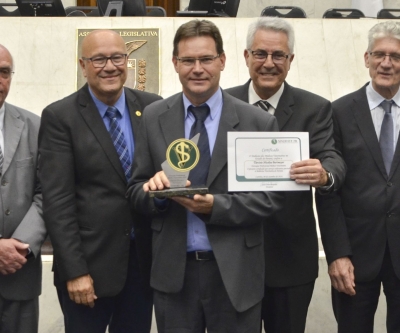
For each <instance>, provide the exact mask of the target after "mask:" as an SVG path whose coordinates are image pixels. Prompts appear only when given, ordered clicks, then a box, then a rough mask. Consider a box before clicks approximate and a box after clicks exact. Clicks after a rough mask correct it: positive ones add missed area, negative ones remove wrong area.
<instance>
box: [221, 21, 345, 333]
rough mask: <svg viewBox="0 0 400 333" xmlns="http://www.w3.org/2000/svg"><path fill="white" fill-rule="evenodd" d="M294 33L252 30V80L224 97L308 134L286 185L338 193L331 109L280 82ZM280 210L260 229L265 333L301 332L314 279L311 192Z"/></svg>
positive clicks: (265, 26)
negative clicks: (305, 155) (306, 147)
mask: <svg viewBox="0 0 400 333" xmlns="http://www.w3.org/2000/svg"><path fill="white" fill-rule="evenodd" d="M293 48H294V31H293V28H292V26H291V25H290V24H289V23H288V22H286V21H285V20H283V19H280V18H277V17H263V18H260V19H258V20H257V21H255V22H254V23H252V24H251V25H250V26H249V30H248V35H247V45H246V49H245V51H244V57H245V60H246V64H247V67H248V68H249V73H250V77H251V79H250V80H249V81H248V82H247V83H246V84H244V85H242V86H238V87H234V88H231V89H227V90H226V92H227V93H229V94H231V95H232V96H235V97H237V98H239V99H241V100H243V101H245V102H248V103H250V104H256V105H257V106H259V107H260V108H261V109H263V110H265V111H268V113H271V114H273V115H274V116H275V117H276V119H277V121H278V125H279V130H280V131H284V132H308V133H309V138H310V156H311V158H310V159H307V160H303V161H298V162H296V163H293V165H292V167H291V171H290V172H291V178H292V179H293V180H295V181H296V183H299V184H308V185H311V186H313V187H315V188H318V189H319V190H318V191H317V192H318V193H320V192H321V193H322V192H329V191H332V190H336V189H337V188H338V187H339V186H340V184H341V183H342V182H343V178H344V175H345V164H344V162H343V160H342V159H341V157H340V155H339V154H338V152H337V151H336V150H335V147H334V141H333V135H332V134H333V129H332V119H331V115H332V109H331V103H330V102H329V101H327V100H326V99H324V98H322V97H320V96H317V95H315V94H312V93H310V92H308V91H305V90H302V89H298V88H294V87H292V86H290V85H289V84H287V82H286V81H285V79H286V76H287V74H288V72H289V69H290V65H291V63H292V61H293V58H294V54H293ZM284 195H285V203H284V209H283V210H281V211H280V212H278V213H277V214H276V215H275V216H273V217H272V218H269V219H267V220H266V221H265V223H264V244H265V269H266V272H265V297H264V300H263V309H262V318H263V321H264V329H265V331H266V332H274V333H275V332H284V333H301V332H304V329H305V325H306V317H307V310H308V306H309V304H310V301H311V296H312V292H313V289H314V282H315V279H316V278H317V275H318V241H317V233H316V225H315V218H314V213H313V197H312V192H311V189H310V190H309V191H295V192H284Z"/></svg>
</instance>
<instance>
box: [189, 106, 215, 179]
mask: <svg viewBox="0 0 400 333" xmlns="http://www.w3.org/2000/svg"><path fill="white" fill-rule="evenodd" d="M189 111H190V112H191V113H192V114H193V116H194V117H195V118H196V121H195V122H194V124H193V126H192V128H191V130H190V138H192V137H194V136H195V135H196V134H197V133H200V138H199V142H198V143H197V147H198V148H199V151H200V159H199V163H198V164H197V165H196V167H195V168H194V169H192V170H191V171H190V174H189V180H190V182H191V185H192V186H196V185H205V184H206V183H207V176H208V169H209V168H210V162H211V155H210V144H209V141H208V134H207V129H206V126H205V125H204V121H205V120H206V118H207V117H208V115H209V113H210V108H209V107H208V105H207V104H204V105H202V106H199V107H194V106H193V105H191V106H189Z"/></svg>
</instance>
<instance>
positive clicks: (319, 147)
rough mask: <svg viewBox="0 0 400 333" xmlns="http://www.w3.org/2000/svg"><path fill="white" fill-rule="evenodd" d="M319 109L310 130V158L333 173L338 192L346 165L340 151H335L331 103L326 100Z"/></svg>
mask: <svg viewBox="0 0 400 333" xmlns="http://www.w3.org/2000/svg"><path fill="white" fill-rule="evenodd" d="M318 107H319V108H320V109H319V111H318V113H317V115H316V118H315V121H314V124H313V126H312V128H311V130H310V156H311V158H317V159H319V160H320V161H321V163H322V166H323V167H324V169H325V170H328V171H329V172H331V173H332V175H333V177H334V180H335V183H334V190H335V191H337V190H338V189H339V188H340V187H341V185H342V184H343V182H344V178H345V175H346V164H345V162H344V161H343V159H342V157H341V153H340V151H338V150H337V149H335V141H334V138H333V122H332V107H331V103H330V102H329V101H326V100H324V102H323V103H322V105H321V106H318Z"/></svg>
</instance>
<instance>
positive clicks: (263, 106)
mask: <svg viewBox="0 0 400 333" xmlns="http://www.w3.org/2000/svg"><path fill="white" fill-rule="evenodd" d="M254 105H255V106H258V107H259V108H261V109H263V110H264V111H267V112H268V110H269V108H270V106H271V104H269V103H268V102H267V101H263V100H259V101H258V102H257V103H254Z"/></svg>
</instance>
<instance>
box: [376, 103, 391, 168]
mask: <svg viewBox="0 0 400 333" xmlns="http://www.w3.org/2000/svg"><path fill="white" fill-rule="evenodd" d="M392 103H393V101H392V100H390V101H387V100H384V101H383V102H382V103H381V106H382V108H383V110H384V111H385V116H384V117H383V121H382V127H381V134H380V136H379V145H380V146H381V152H382V157H383V162H384V163H385V169H386V173H387V175H389V173H390V167H391V166H392V161H393V154H394V146H393V142H394V129H393V117H392Z"/></svg>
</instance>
